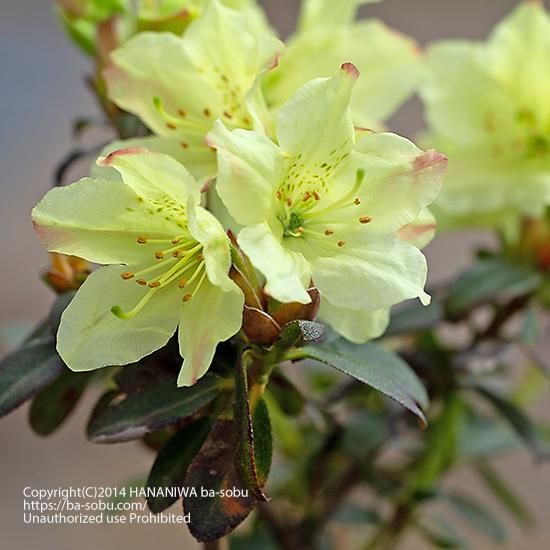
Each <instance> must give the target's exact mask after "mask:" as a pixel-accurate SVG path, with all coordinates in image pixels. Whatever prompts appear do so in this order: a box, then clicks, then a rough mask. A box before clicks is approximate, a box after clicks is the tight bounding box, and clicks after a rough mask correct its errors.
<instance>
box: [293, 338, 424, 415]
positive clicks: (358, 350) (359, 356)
mask: <svg viewBox="0 0 550 550" xmlns="http://www.w3.org/2000/svg"><path fill="white" fill-rule="evenodd" d="M301 351H302V352H303V356H302V357H304V356H305V358H309V359H314V360H316V361H319V362H321V363H324V364H326V365H329V366H331V367H333V368H335V369H337V370H339V371H341V372H343V373H345V374H347V375H349V376H352V377H353V378H355V379H356V380H359V381H360V382H363V383H364V384H368V385H369V386H372V387H373V388H375V389H377V390H378V391H380V392H382V393H383V394H385V395H387V396H388V397H390V398H391V399H393V400H395V401H397V402H398V403H400V404H401V405H403V406H404V407H406V408H407V409H409V410H410V411H411V412H413V413H414V414H416V415H417V416H418V417H419V418H420V420H421V421H422V422H423V423H425V422H426V418H425V416H424V413H423V412H422V408H426V407H427V406H428V403H429V401H428V395H427V393H426V389H425V388H424V386H423V385H422V383H421V382H420V380H419V379H418V378H417V376H416V374H415V373H414V372H413V370H412V369H411V368H410V367H409V366H408V365H407V363H405V361H403V359H401V358H400V357H399V356H398V355H396V354H395V353H392V352H391V351H387V350H385V349H383V348H381V347H380V346H377V345H376V344H365V345H362V346H358V345H355V344H351V343H349V342H346V341H345V340H337V341H336V342H332V343H321V344H318V345H308V346H306V347H304V348H303V349H302V350H301Z"/></svg>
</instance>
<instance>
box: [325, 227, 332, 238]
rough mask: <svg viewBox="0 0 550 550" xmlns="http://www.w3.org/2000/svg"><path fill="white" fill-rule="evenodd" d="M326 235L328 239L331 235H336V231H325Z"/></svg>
mask: <svg viewBox="0 0 550 550" xmlns="http://www.w3.org/2000/svg"><path fill="white" fill-rule="evenodd" d="M325 235H326V236H327V237H328V236H329V235H334V231H333V230H332V229H325Z"/></svg>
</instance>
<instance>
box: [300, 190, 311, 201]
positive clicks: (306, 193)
mask: <svg viewBox="0 0 550 550" xmlns="http://www.w3.org/2000/svg"><path fill="white" fill-rule="evenodd" d="M309 199H311V193H310V192H309V191H306V192H305V193H304V198H303V199H302V200H303V201H304V202H307V201H308V200H309Z"/></svg>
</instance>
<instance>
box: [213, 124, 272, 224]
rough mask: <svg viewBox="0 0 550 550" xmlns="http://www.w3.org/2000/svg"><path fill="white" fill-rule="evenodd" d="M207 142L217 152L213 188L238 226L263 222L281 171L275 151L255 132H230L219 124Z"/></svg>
mask: <svg viewBox="0 0 550 550" xmlns="http://www.w3.org/2000/svg"><path fill="white" fill-rule="evenodd" d="M208 143H209V144H210V145H211V146H212V147H215V148H216V149H217V151H218V180H217V183H216V189H217V192H218V194H219V196H220V197H221V199H222V201H223V202H224V204H225V206H226V207H227V209H228V210H229V213H230V214H231V216H232V217H233V218H234V219H235V221H236V222H237V223H239V224H242V225H251V224H256V223H260V222H262V221H264V220H266V218H267V217H268V215H269V211H270V208H271V203H272V201H273V195H274V192H275V191H274V186H275V185H277V184H278V182H279V181H280V179H281V177H282V172H283V157H282V154H281V151H280V150H279V148H278V147H277V146H276V145H275V144H274V143H273V142H272V141H271V140H270V139H268V138H267V137H265V136H263V135H262V134H259V133H257V132H250V131H246V130H233V131H232V132H230V131H229V130H228V129H227V128H226V127H225V126H224V125H223V124H222V122H220V121H217V122H216V124H215V125H214V128H213V130H212V131H211V132H210V133H209V134H208Z"/></svg>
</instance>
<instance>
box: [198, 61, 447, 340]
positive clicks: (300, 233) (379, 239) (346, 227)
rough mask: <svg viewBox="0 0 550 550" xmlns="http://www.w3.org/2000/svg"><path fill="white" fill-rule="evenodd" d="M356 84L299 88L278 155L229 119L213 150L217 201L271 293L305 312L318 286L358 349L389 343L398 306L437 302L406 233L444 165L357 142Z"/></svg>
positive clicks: (350, 77)
mask: <svg viewBox="0 0 550 550" xmlns="http://www.w3.org/2000/svg"><path fill="white" fill-rule="evenodd" d="M357 78H358V71H357V69H356V68H355V67H354V66H353V65H351V64H345V65H343V66H342V69H341V70H340V71H339V72H338V73H337V74H336V75H335V76H334V77H332V78H329V79H317V80H314V81H312V82H310V83H308V84H307V85H305V86H304V87H303V88H301V89H300V90H299V91H298V92H297V93H296V94H295V96H293V98H292V99H291V100H290V101H289V102H288V103H287V104H286V105H284V106H283V107H282V108H281V110H280V112H279V115H278V119H277V129H276V133H277V138H278V145H277V144H275V143H273V142H272V141H270V140H269V139H268V138H267V137H266V136H264V135H262V134H260V133H258V132H254V131H246V130H233V131H231V130H230V129H228V128H226V127H225V125H224V124H223V123H222V122H221V121H219V122H217V123H216V125H215V127H214V129H213V131H212V132H211V133H210V134H209V136H208V142H209V143H210V145H212V146H213V147H215V148H216V149H217V150H218V165H219V173H218V182H217V190H218V193H219V194H220V197H221V199H222V200H223V202H224V204H225V206H226V207H227V209H228V210H229V213H230V214H231V215H232V217H233V218H234V219H235V221H236V222H237V223H239V224H241V225H242V226H244V228H243V229H242V230H241V231H240V233H239V235H238V242H239V245H240V246H241V247H242V249H243V251H244V252H245V253H246V254H247V255H248V256H249V258H250V260H251V261H252V263H253V264H254V265H255V266H256V268H257V269H259V271H260V272H261V273H262V274H263V275H264V276H265V278H266V281H267V283H266V288H265V289H266V292H267V293H268V294H270V295H271V296H272V297H273V298H275V299H276V300H279V301H281V302H301V303H308V302H309V300H310V296H309V294H308V292H307V290H308V288H309V285H310V281H311V280H313V283H314V285H315V286H316V287H317V288H318V289H319V291H320V292H321V295H322V305H321V316H322V317H323V318H324V319H325V320H326V321H327V322H328V323H330V324H331V325H332V326H333V327H334V328H335V329H336V330H338V331H339V332H341V333H342V334H343V335H344V336H345V337H347V338H348V339H350V340H352V341H357V342H360V341H365V340H366V339H368V338H369V337H372V336H373V335H379V334H380V333H381V331H382V330H383V329H384V328H385V325H386V324H387V318H388V312H387V310H388V308H389V307H390V306H392V305H393V304H396V303H398V302H401V301H402V300H406V299H408V298H415V297H419V298H420V299H421V300H422V301H423V302H424V303H427V302H428V301H429V296H428V295H427V294H426V293H425V292H424V284H425V280H426V261H425V258H424V256H423V255H422V253H421V252H420V251H419V250H418V248H416V247H415V246H413V245H412V244H409V243H408V242H406V241H405V240H404V239H403V238H402V237H401V236H400V235H399V232H400V231H402V230H403V228H404V227H406V226H407V225H408V224H410V223H411V222H414V221H415V220H416V219H417V217H418V216H419V214H420V213H421V212H424V208H425V207H426V206H427V205H429V204H430V203H431V202H432V201H433V200H434V198H435V197H436V195H437V193H438V191H439V188H440V184H441V180H442V178H443V175H444V172H445V169H446V158H445V157H444V156H443V155H440V154H439V153H436V152H435V151H428V152H422V151H421V150H420V149H418V148H417V147H416V146H415V145H413V144H412V143H411V142H410V141H408V140H406V139H404V138H401V137H399V136H396V135H394V134H389V133H380V134H375V133H369V132H362V133H361V135H360V136H359V137H356V135H357V134H356V132H355V129H354V126H353V124H352V117H351V110H350V101H351V93H352V88H353V86H354V84H355V82H356V80H357ZM412 233H413V238H417V237H418V234H417V232H414V231H413V232H412ZM405 236H406V233H405Z"/></svg>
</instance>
